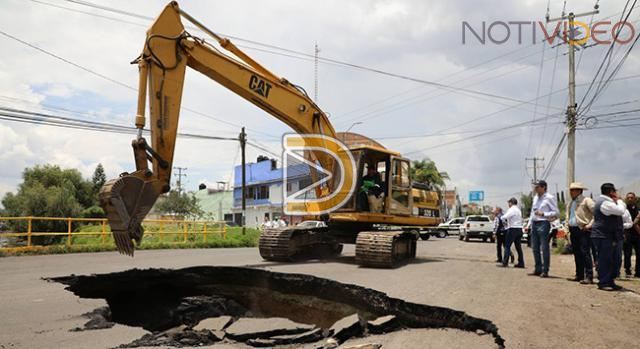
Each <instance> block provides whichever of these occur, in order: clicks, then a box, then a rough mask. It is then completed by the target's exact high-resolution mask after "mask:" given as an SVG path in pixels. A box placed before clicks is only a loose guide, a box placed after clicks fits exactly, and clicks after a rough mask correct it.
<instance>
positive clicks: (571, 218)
mask: <svg viewBox="0 0 640 349" xmlns="http://www.w3.org/2000/svg"><path fill="white" fill-rule="evenodd" d="M585 189H587V188H586V187H585V186H584V185H583V184H582V183H578V182H576V183H571V185H570V186H569V194H570V195H571V202H570V203H569V205H567V225H568V226H569V232H570V236H571V247H572V250H573V257H574V260H575V263H576V276H575V277H574V278H573V279H571V281H578V282H580V283H581V284H592V283H593V263H592V262H593V260H592V259H591V232H590V231H589V230H587V226H589V224H590V223H591V221H592V220H593V209H594V205H595V204H594V202H593V200H592V199H591V198H588V197H584V196H583V195H582V193H583V192H584V190H585Z"/></svg>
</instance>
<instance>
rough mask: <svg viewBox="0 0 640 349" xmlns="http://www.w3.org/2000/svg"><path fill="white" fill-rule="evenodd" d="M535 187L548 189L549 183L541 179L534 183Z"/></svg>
mask: <svg viewBox="0 0 640 349" xmlns="http://www.w3.org/2000/svg"><path fill="white" fill-rule="evenodd" d="M533 185H535V186H536V187H545V188H546V187H547V181H545V180H544V179H540V180H537V181H535V182H533Z"/></svg>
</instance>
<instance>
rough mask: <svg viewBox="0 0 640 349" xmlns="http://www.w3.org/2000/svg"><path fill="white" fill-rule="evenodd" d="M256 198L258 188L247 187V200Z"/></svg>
mask: <svg viewBox="0 0 640 349" xmlns="http://www.w3.org/2000/svg"><path fill="white" fill-rule="evenodd" d="M255 197H256V187H247V189H246V192H245V198H246V199H249V200H253V199H254V198H255Z"/></svg>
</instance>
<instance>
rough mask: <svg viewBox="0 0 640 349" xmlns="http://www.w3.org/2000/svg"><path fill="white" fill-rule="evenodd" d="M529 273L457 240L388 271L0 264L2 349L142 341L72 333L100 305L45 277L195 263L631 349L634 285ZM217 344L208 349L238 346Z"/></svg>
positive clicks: (74, 260)
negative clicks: (261, 272)
mask: <svg viewBox="0 0 640 349" xmlns="http://www.w3.org/2000/svg"><path fill="white" fill-rule="evenodd" d="M524 252H525V257H526V264H527V269H525V270H522V269H514V268H509V269H502V268H497V267H496V266H495V262H494V260H495V245H494V244H489V243H481V242H469V243H465V242H462V241H458V239H457V238H456V237H450V238H447V239H431V240H429V241H420V242H419V246H418V258H417V259H416V260H415V261H414V262H412V263H410V264H407V265H403V266H400V267H398V268H396V269H389V270H384V269H383V270H381V269H368V268H361V267H359V266H357V265H356V264H355V261H354V249H353V247H352V246H347V247H346V248H345V252H344V253H343V255H342V257H340V258H338V259H335V260H331V261H312V262H307V263H295V264H282V263H272V262H265V261H263V260H262V259H261V258H260V256H259V255H258V251H257V249H255V248H240V249H207V250H155V251H138V252H136V257H135V258H129V257H125V256H121V255H118V254H117V253H112V252H107V253H90V254H89V253H87V254H67V255H51V256H29V257H7V258H0V280H1V282H0V349H8V348H45V347H46V348H112V347H115V346H118V345H120V344H124V343H128V342H130V341H132V340H134V339H136V338H139V337H141V336H142V335H143V334H144V333H146V332H145V331H144V330H142V329H140V328H133V327H127V326H122V325H116V326H115V327H113V328H110V329H103V330H93V331H82V332H73V331H70V329H73V328H75V327H79V326H82V325H83V324H84V323H85V322H86V319H85V318H83V317H81V316H80V315H81V314H82V313H85V312H88V311H91V310H93V309H95V308H96V307H99V306H103V305H105V304H106V303H105V302H104V301H103V300H88V299H79V298H77V297H75V296H74V295H73V294H71V293H70V292H67V291H65V290H64V289H63V285H61V284H56V283H50V282H46V281H43V280H42V279H41V278H43V277H52V276H63V275H69V274H91V273H107V272H113V271H123V270H127V269H131V268H149V267H165V268H182V267H188V266H197V265H221V266H222V265H226V266H249V267H254V268H264V269H268V270H272V271H279V272H285V273H287V272H290V273H303V274H313V275H316V276H320V277H325V278H329V279H334V280H337V281H340V282H343V283H352V284H357V285H361V286H366V287H370V288H374V289H376V290H379V291H383V292H386V293H388V294H389V295H390V296H392V297H396V298H402V299H405V300H408V301H411V302H416V303H423V304H428V305H434V306H442V307H449V308H452V309H455V310H461V311H465V312H467V313H468V314H469V315H472V316H477V317H481V318H485V319H489V320H491V321H493V322H494V323H495V324H496V325H497V326H498V328H499V331H500V334H501V335H502V337H503V338H504V339H505V340H506V343H505V344H506V347H507V348H550V347H556V348H585V347H591V348H632V347H637V345H638V329H639V328H640V295H639V293H638V292H640V280H639V279H634V280H621V281H620V282H619V283H620V284H621V285H622V286H624V287H625V288H627V289H628V290H627V291H625V292H604V291H599V290H597V288H596V287H595V286H585V285H580V284H578V283H575V282H570V281H567V280H566V278H569V277H572V276H573V259H572V256H559V255H553V256H552V262H551V276H552V277H551V278H548V279H541V278H539V277H534V276H527V273H529V272H531V266H532V264H533V263H532V255H531V250H530V249H529V248H526V247H525V248H524ZM348 343H352V344H353V343H382V344H384V345H385V348H403V349H404V348H407V349H410V348H444V347H446V348H494V347H495V344H494V343H493V340H492V338H491V337H490V336H477V335H475V334H473V333H467V332H462V331H457V330H435V329H433V330H431V329H430V330H409V331H401V332H395V333H392V334H389V335H384V336H372V337H367V338H362V339H357V340H352V341H350V342H348ZM237 347H238V346H232V345H229V344H219V345H215V346H213V348H216V349H220V348H237Z"/></svg>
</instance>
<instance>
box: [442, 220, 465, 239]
mask: <svg viewBox="0 0 640 349" xmlns="http://www.w3.org/2000/svg"><path fill="white" fill-rule="evenodd" d="M463 223H464V217H457V218H453V219H450V220H448V221H446V222H444V223H440V224H438V228H437V229H438V230H439V231H440V232H444V233H445V236H446V235H459V234H460V226H461V225H462V224H463ZM438 237H444V236H440V235H438Z"/></svg>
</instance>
